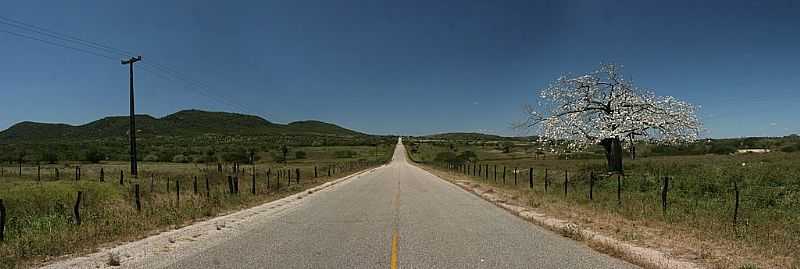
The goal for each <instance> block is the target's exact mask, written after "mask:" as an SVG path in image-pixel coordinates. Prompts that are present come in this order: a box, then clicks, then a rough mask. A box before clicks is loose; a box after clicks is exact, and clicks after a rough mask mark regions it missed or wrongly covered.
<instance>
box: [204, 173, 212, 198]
mask: <svg viewBox="0 0 800 269" xmlns="http://www.w3.org/2000/svg"><path fill="white" fill-rule="evenodd" d="M205 178H206V197H211V186H209V185H208V174H206V175H205Z"/></svg>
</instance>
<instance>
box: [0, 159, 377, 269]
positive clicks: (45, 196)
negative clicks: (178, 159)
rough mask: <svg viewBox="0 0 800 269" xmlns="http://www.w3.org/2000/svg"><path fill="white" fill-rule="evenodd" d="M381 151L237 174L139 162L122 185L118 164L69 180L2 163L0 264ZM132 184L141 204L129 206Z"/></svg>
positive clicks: (243, 204)
mask: <svg viewBox="0 0 800 269" xmlns="http://www.w3.org/2000/svg"><path fill="white" fill-rule="evenodd" d="M389 150H391V149H389ZM389 156H391V152H385V153H382V154H380V155H379V156H377V157H374V158H371V159H368V160H367V159H363V160H362V159H349V160H348V159H335V160H323V161H320V160H303V161H302V162H295V163H290V164H289V165H283V164H259V165H256V166H250V165H247V166H244V165H243V166H241V171H240V172H238V174H237V173H236V172H233V171H232V170H231V167H230V166H225V167H224V168H223V172H218V171H217V167H216V165H211V166H208V167H205V166H203V165H200V166H196V165H194V164H159V163H145V164H143V166H142V168H141V170H140V176H139V178H138V179H131V178H128V175H127V174H125V173H123V175H124V176H125V178H124V179H123V183H122V184H120V183H119V177H120V175H119V170H120V169H123V168H124V167H125V166H124V164H104V165H82V166H81V169H80V170H81V176H80V180H77V181H76V180H75V176H74V175H73V174H72V173H66V172H64V171H62V174H61V175H60V179H59V180H55V179H54V178H52V177H51V175H48V176H47V177H45V178H43V179H42V180H41V181H38V180H37V177H36V174H31V173H28V174H26V175H23V177H18V176H16V175H10V174H9V173H8V170H9V169H8V168H7V169H6V173H5V175H4V177H2V178H0V198H2V199H3V201H4V203H5V207H6V208H7V217H6V226H5V241H3V242H0V268H19V267H28V266H33V265H36V264H37V263H39V262H41V261H43V260H45V259H47V258H51V257H56V256H61V255H64V254H80V253H86V252H91V251H93V250H94V249H96V248H97V247H100V246H103V245H104V244H107V243H112V244H114V243H116V242H125V241H131V240H136V239H139V238H142V237H145V236H147V235H150V234H153V233H158V232H159V231H163V230H168V229H174V228H177V227H180V226H185V225H187V224H190V223H191V222H193V221H195V220H200V219H205V218H209V217H214V216H217V215H220V214H225V213H226V212H232V211H236V210H240V209H243V208H248V207H252V206H254V205H257V204H261V203H264V202H268V201H272V200H276V199H279V198H282V197H285V196H288V195H291V194H294V193H297V192H301V191H304V190H306V189H308V188H311V187H314V186H317V185H319V184H322V183H325V182H327V181H330V180H332V179H335V178H339V177H341V176H343V175H346V174H349V173H352V172H355V171H358V170H363V169H366V168H369V167H372V166H376V165H379V164H381V163H383V162H385V161H386V160H388V158H389ZM60 168H62V170H65V171H70V170H74V169H72V167H70V168H64V167H63V166H62V167H60ZM100 168H103V171H104V174H103V177H104V181H103V182H100ZM328 168H330V171H331V174H330V176H328V171H329V170H328ZM26 169H27V170H28V171H31V170H32V169H31V168H30V167H28V168H26ZM50 169H52V167H47V170H50ZM315 169H316V172H315ZM253 171H255V172H256V174H255V181H253ZM298 171H299V172H300V179H299V180H298V179H297V172H298ZM267 173H269V181H268V178H267V177H268V176H267ZM315 174H316V176H315ZM237 175H238V176H237ZM229 176H232V177H234V178H238V181H236V182H235V183H236V185H237V188H236V189H238V192H237V193H231V189H230V187H231V185H230V184H231V181H229ZM206 178H208V188H206ZM298 181H299V183H298ZM253 182H255V193H253V188H252V187H253ZM268 182H269V183H268ZM267 184H269V185H267ZM136 185H138V186H139V191H140V193H139V195H140V205H141V211H137V208H136V205H135V200H136V199H135V198H136V197H135V191H134V189H135V186H136ZM78 191H81V192H82V198H83V199H82V201H81V203H80V205H79V211H80V216H81V220H82V221H81V224H80V225H77V224H76V223H75V215H74V206H75V202H76V194H77V192H78Z"/></svg>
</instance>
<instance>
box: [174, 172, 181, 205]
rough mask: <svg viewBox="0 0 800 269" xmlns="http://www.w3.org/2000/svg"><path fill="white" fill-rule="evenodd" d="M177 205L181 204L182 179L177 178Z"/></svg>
mask: <svg viewBox="0 0 800 269" xmlns="http://www.w3.org/2000/svg"><path fill="white" fill-rule="evenodd" d="M175 197H176V200H175V207H180V206H181V179H180V178H177V179H175Z"/></svg>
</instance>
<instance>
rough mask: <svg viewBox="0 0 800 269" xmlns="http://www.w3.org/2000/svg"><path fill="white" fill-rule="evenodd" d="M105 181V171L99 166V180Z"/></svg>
mask: <svg viewBox="0 0 800 269" xmlns="http://www.w3.org/2000/svg"><path fill="white" fill-rule="evenodd" d="M105 181H106V172H105V170H103V168H102V167H100V182H105Z"/></svg>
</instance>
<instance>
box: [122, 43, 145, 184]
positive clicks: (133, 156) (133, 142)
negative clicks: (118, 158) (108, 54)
mask: <svg viewBox="0 0 800 269" xmlns="http://www.w3.org/2000/svg"><path fill="white" fill-rule="evenodd" d="M141 60H142V56H137V57H135V58H133V57H131V58H130V59H129V60H122V64H123V65H126V64H127V65H129V66H130V97H131V98H130V99H131V115H130V124H131V126H130V130H129V131H128V132H129V137H130V144H131V176H132V177H133V178H138V174H139V171H138V169H137V167H136V120H135V117H136V114H135V111H134V109H133V108H134V102H133V64H134V63H136V62H138V61H141Z"/></svg>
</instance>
